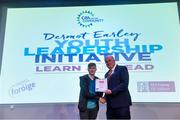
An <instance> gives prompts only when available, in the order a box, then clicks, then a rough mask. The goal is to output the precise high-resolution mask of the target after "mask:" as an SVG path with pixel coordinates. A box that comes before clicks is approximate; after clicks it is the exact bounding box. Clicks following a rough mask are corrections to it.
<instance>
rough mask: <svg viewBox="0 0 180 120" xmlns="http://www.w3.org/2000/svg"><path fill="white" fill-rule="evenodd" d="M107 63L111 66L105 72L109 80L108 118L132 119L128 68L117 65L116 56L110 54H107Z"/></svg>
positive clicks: (106, 95)
mask: <svg viewBox="0 0 180 120" xmlns="http://www.w3.org/2000/svg"><path fill="white" fill-rule="evenodd" d="M105 63H106V66H107V67H108V68H109V71H108V72H107V73H106V74H105V78H107V80H108V90H106V91H105V99H106V102H107V113H106V116H107V119H131V116H130V105H132V102H131V96H130V93H129V90H128V84H129V73H128V70H127V68H126V67H125V66H119V65H116V63H115V59H114V57H113V56H110V55H109V56H106V58H105Z"/></svg>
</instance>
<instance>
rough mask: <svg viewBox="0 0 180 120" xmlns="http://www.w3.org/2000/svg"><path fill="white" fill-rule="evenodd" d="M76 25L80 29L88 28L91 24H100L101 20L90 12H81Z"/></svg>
mask: <svg viewBox="0 0 180 120" xmlns="http://www.w3.org/2000/svg"><path fill="white" fill-rule="evenodd" d="M77 21H78V24H79V25H80V26H82V27H90V26H92V25H93V23H97V22H102V21H103V19H99V18H98V17H95V16H94V14H93V13H92V12H91V11H87V10H85V11H83V12H81V13H80V14H79V15H78V17H77Z"/></svg>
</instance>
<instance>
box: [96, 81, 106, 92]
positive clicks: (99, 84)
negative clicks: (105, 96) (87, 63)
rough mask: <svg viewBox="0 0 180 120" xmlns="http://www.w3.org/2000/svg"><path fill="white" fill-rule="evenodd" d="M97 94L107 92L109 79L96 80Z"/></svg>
mask: <svg viewBox="0 0 180 120" xmlns="http://www.w3.org/2000/svg"><path fill="white" fill-rule="evenodd" d="M95 86H96V92H104V91H105V90H107V79H106V78H104V79H96V85H95Z"/></svg>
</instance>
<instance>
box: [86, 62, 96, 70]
mask: <svg viewBox="0 0 180 120" xmlns="http://www.w3.org/2000/svg"><path fill="white" fill-rule="evenodd" d="M93 66H94V67H96V64H95V63H89V64H88V69H90V68H91V67H93Z"/></svg>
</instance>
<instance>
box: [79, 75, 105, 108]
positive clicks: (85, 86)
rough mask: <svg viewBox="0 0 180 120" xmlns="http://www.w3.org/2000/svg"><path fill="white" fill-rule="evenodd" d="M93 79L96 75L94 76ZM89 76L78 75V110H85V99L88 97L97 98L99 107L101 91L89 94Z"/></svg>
mask: <svg viewBox="0 0 180 120" xmlns="http://www.w3.org/2000/svg"><path fill="white" fill-rule="evenodd" d="M95 79H98V77H96V76H95ZM90 80H91V79H90V78H89V76H88V74H87V75H84V76H81V77H80V94H79V103H78V108H79V110H80V111H85V110H86V109H87V101H88V99H97V101H96V102H97V107H98V109H99V97H101V96H102V94H103V93H101V92H96V94H95V95H94V94H91V93H90V92H89V81H90Z"/></svg>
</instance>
